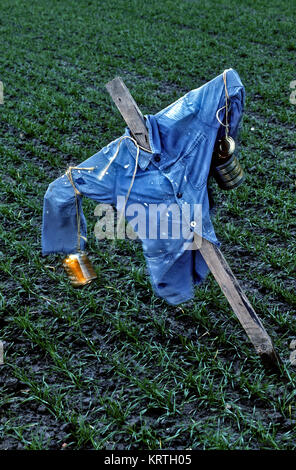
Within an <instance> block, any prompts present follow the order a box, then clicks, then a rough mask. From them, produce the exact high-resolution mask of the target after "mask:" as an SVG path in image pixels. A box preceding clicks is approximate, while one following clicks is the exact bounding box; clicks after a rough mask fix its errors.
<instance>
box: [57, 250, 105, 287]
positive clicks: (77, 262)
mask: <svg viewBox="0 0 296 470" xmlns="http://www.w3.org/2000/svg"><path fill="white" fill-rule="evenodd" d="M63 266H64V268H65V270H66V272H67V274H68V276H69V279H70V281H71V284H72V285H73V286H74V287H81V286H84V285H85V284H89V283H90V282H91V281H92V280H93V279H96V278H97V277H98V276H97V274H96V272H95V270H94V268H93V267H92V265H91V262H90V260H89V259H88V257H87V255H86V253H84V252H82V251H81V252H78V253H74V254H70V255H68V256H67V257H66V258H64V259H63Z"/></svg>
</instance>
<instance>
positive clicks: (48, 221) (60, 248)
mask: <svg viewBox="0 0 296 470" xmlns="http://www.w3.org/2000/svg"><path fill="white" fill-rule="evenodd" d="M114 152H115V142H113V143H111V144H109V145H108V146H107V147H105V148H104V149H102V150H101V151H100V152H98V153H96V154H95V155H93V156H92V157H90V158H89V159H87V160H85V161H84V162H83V163H81V164H80V165H78V167H75V169H72V170H71V174H72V182H73V184H74V186H75V188H76V189H77V191H78V193H76V197H75V190H74V187H73V184H72V183H71V181H70V179H69V178H68V176H67V175H66V174H64V175H63V176H61V177H59V178H58V179H56V180H55V181H53V182H52V183H51V184H50V185H49V187H48V189H47V191H46V194H45V196H44V203H43V220H42V236H41V245H42V254H43V255H48V254H50V253H75V252H76V251H77V249H78V247H79V243H80V249H82V250H83V249H84V248H85V244H86V235H87V227H86V219H85V217H84V214H83V210H82V196H86V197H88V198H91V199H93V200H95V201H97V202H102V203H106V204H114V203H115V201H114V194H115V184H116V163H111V165H110V166H109V168H108V169H107V171H106V172H104V170H105V169H106V167H107V165H108V164H109V163H110V160H111V158H112V156H113V154H114ZM77 215H78V216H77Z"/></svg>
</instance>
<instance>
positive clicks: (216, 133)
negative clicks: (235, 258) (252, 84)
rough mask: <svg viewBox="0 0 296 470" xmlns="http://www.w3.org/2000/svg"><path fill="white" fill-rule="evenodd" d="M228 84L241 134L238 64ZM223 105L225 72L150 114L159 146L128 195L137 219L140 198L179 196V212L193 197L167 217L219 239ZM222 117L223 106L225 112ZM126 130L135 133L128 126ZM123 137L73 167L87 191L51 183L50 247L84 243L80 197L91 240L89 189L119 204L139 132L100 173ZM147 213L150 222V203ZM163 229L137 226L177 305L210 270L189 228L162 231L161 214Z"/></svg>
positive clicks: (161, 291) (232, 118) (162, 287)
mask: <svg viewBox="0 0 296 470" xmlns="http://www.w3.org/2000/svg"><path fill="white" fill-rule="evenodd" d="M227 89H228V94H229V98H230V102H231V108H230V111H229V135H230V136H232V137H234V138H235V137H236V135H237V132H238V129H239V124H240V121H241V117H242V113H243V109H244V87H243V85H242V82H241V80H240V78H239V76H238V74H237V72H236V71H235V70H233V69H229V70H227ZM224 105H225V87H224V81H223V74H221V75H219V76H217V77H216V78H214V79H213V80H211V81H210V82H208V83H206V84H205V85H203V86H201V87H200V88H197V89H195V90H192V91H190V92H189V93H187V94H186V95H185V96H183V97H181V98H180V99H179V100H177V101H176V102H174V103H172V104H171V105H170V106H168V107H167V108H165V109H163V110H162V111H160V112H159V113H157V114H155V115H148V116H145V118H146V125H147V129H148V133H149V143H150V148H151V151H152V152H151V153H150V152H146V151H144V150H140V152H139V156H138V168H137V172H136V176H135V180H134V183H133V186H132V189H131V192H130V195H129V198H128V200H127V203H126V214H127V216H126V218H127V220H132V219H133V207H135V206H133V205H134V204H137V203H138V204H142V205H143V206H144V207H147V208H148V207H149V205H150V204H155V205H159V204H163V210H162V212H163V211H165V210H166V207H168V206H170V205H171V204H176V205H177V207H179V208H180V212H181V211H182V207H184V205H188V206H187V208H186V209H187V211H185V215H186V216H185V219H182V220H181V221H179V222H178V221H177V219H176V218H175V219H174V216H173V215H171V214H170V213H169V214H168V217H170V216H171V221H173V223H175V224H178V223H179V225H180V226H181V225H182V224H185V225H186V227H187V228H188V233H190V232H193V231H194V230H196V228H195V226H196V222H200V224H201V226H202V236H203V237H204V238H206V239H207V240H209V241H210V242H212V243H214V244H217V245H218V244H219V242H218V240H217V238H216V235H215V231H214V228H213V225H212V221H211V217H210V210H209V199H208V191H207V180H208V176H209V171H210V165H211V160H212V155H213V150H214V146H215V144H216V142H217V139H220V138H221V136H222V135H224V133H225V128H224V127H223V126H222V125H221V124H220V123H219V121H218V120H217V117H216V112H217V110H218V109H220V108H222V107H223V106H224ZM223 117H224V110H222V111H221V112H220V114H219V118H220V120H222V119H223ZM124 135H125V136H130V132H129V129H128V128H127V129H126V131H125V134H124ZM119 139H120V138H119ZM119 139H116V140H115V141H113V142H111V143H110V144H109V145H107V146H106V147H104V148H103V149H101V150H100V151H99V152H97V153H96V154H95V155H93V156H92V157H90V158H89V159H87V160H86V161H84V162H83V163H81V164H80V165H78V166H79V167H81V170H72V177H73V183H74V185H75V187H76V188H77V190H78V191H79V193H80V194H79V195H78V196H77V199H76V198H75V193H74V189H73V186H72V184H71V182H70V181H69V179H68V177H67V176H66V175H63V176H61V177H60V178H58V179H56V180H55V181H54V182H52V183H51V184H50V185H49V187H48V190H47V192H46V194H45V197H44V207H43V224H42V253H43V255H47V254H49V253H74V252H76V251H77V214H76V201H77V204H78V207H79V213H80V233H81V239H80V242H81V249H84V248H85V237H86V220H85V217H84V215H83V210H82V205H81V201H82V196H85V197H89V198H91V199H93V200H95V201H97V202H99V203H107V204H112V205H114V206H116V204H117V196H122V197H125V196H126V194H127V192H128V189H129V187H130V183H131V180H132V176H133V172H134V169H135V163H136V155H137V147H136V146H135V144H134V142H133V141H132V140H129V139H124V140H123V141H122V142H121V143H120V147H119V153H118V156H117V158H116V159H115V160H114V161H113V162H112V163H111V165H110V167H109V168H108V171H107V172H106V174H104V176H103V177H102V178H100V175H101V174H102V173H101V172H102V170H104V168H105V167H106V166H107V164H108V163H109V162H110V160H111V159H112V157H113V156H114V154H115V152H116V149H117V146H118V142H119ZM83 168H93V169H91V170H84V169H83ZM195 204H200V205H201V207H202V220H200V221H198V220H197V221H196V216H195V213H194V205H195ZM188 208H189V209H188ZM128 214H129V215H128ZM146 215H147V224H148V225H149V221H148V211H147V214H146ZM162 215H163V214H162ZM148 225H147V226H148ZM197 225H198V224H197ZM157 230H158V233H157V236H156V237H154V238H152V239H151V237H149V234H147V233H143V231H142V232H141V231H139V232H138V235H139V237H140V238H141V240H142V246H143V252H144V256H145V259H146V263H147V267H148V271H149V274H150V279H151V284H152V287H153V289H154V292H155V294H156V295H157V296H159V297H162V298H164V299H165V300H166V301H167V302H168V303H170V304H173V305H177V304H180V303H182V302H184V301H187V300H189V299H191V298H192V297H193V295H194V285H195V284H199V283H200V282H201V281H202V280H203V279H204V278H205V277H206V275H207V273H208V268H207V265H206V263H205V261H204V260H203V258H202V256H201V254H200V252H199V250H190V249H188V248H186V247H185V242H186V241H188V237H187V236H186V237H185V238H184V236H182V234H181V236H179V237H174V235H173V234H172V233H168V237H166V238H164V239H163V238H162V236H161V233H159V230H160V220H158V222H157ZM181 232H182V231H181ZM189 239H190V238H189Z"/></svg>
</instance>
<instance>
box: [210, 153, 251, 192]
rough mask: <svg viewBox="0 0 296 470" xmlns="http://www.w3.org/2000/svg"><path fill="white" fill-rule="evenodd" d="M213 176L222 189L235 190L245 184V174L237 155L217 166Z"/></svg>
mask: <svg viewBox="0 0 296 470" xmlns="http://www.w3.org/2000/svg"><path fill="white" fill-rule="evenodd" d="M213 175H214V177H215V179H216V181H217V183H218V185H219V187H220V188H221V189H233V188H236V187H237V186H239V185H240V184H242V183H243V181H244V180H245V174H244V171H243V169H242V167H241V166H240V163H239V161H238V159H237V158H236V156H235V155H232V156H231V157H230V158H229V159H228V160H227V161H226V162H225V163H223V164H222V165H217V164H216V165H215V166H214V171H213Z"/></svg>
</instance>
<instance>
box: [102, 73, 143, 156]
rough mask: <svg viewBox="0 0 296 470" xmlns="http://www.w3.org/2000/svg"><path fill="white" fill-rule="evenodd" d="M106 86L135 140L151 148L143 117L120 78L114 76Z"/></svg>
mask: <svg viewBox="0 0 296 470" xmlns="http://www.w3.org/2000/svg"><path fill="white" fill-rule="evenodd" d="M106 88H107V90H108V92H109V94H110V95H111V98H112V99H113V101H114V103H115V104H116V106H117V108H118V109H119V111H120V113H121V115H122V117H123V119H124V120H125V122H126V123H127V125H128V127H129V129H130V131H131V133H132V135H133V137H134V138H135V140H136V141H137V142H138V143H139V144H140V145H141V146H142V147H144V148H146V149H148V150H151V149H150V145H149V137H148V131H147V128H146V125H145V119H144V117H143V115H142V113H141V111H140V109H139V108H138V106H137V103H136V102H135V100H134V99H133V97H132V95H131V94H130V92H129V90H128V88H127V87H126V86H125V84H124V83H123V81H122V79H121V78H120V77H116V78H114V79H113V80H111V81H110V82H108V83H107V85H106Z"/></svg>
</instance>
